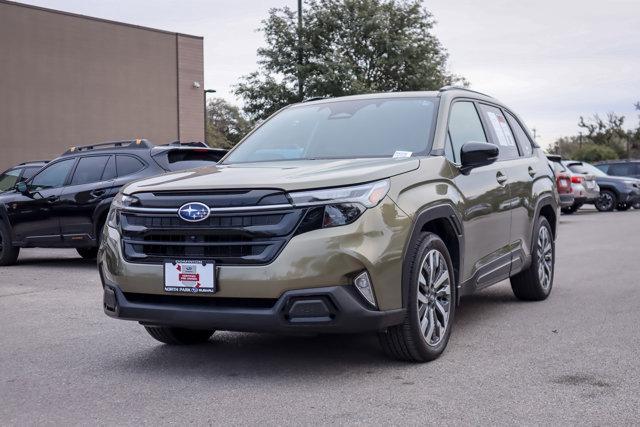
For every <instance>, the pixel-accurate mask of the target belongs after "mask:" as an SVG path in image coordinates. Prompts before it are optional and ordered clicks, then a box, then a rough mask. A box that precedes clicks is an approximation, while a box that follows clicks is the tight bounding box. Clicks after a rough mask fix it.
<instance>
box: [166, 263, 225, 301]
mask: <svg viewBox="0 0 640 427" xmlns="http://www.w3.org/2000/svg"><path fill="white" fill-rule="evenodd" d="M214 272H215V265H214V263H212V262H209V263H206V262H202V261H194V260H189V261H181V260H178V261H173V262H165V263H164V290H165V292H187V293H194V294H196V293H210V294H212V293H214V292H215V291H216V280H215V279H216V276H215V274H214Z"/></svg>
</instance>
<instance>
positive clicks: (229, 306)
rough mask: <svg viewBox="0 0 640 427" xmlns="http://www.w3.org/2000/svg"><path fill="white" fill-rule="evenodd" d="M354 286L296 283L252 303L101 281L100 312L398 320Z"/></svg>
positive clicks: (294, 323) (199, 321) (345, 329)
mask: <svg viewBox="0 0 640 427" xmlns="http://www.w3.org/2000/svg"><path fill="white" fill-rule="evenodd" d="M356 292H357V291H356V290H355V289H350V287H348V286H332V287H324V288H312V289H299V290H293V291H288V292H285V293H284V294H283V295H282V296H281V297H280V298H278V299H277V300H276V301H274V302H273V305H272V306H268V305H270V304H271V302H270V301H269V300H267V301H263V302H260V303H259V306H256V301H248V300H242V301H238V300H227V301H221V300H217V301H216V300H214V299H210V298H194V297H185V296H173V297H170V298H166V297H161V296H152V295H145V294H125V293H124V292H122V290H121V289H120V288H118V287H117V286H115V285H113V284H110V283H108V282H107V283H104V312H105V313H106V314H107V315H108V316H110V317H114V318H118V319H124V320H135V321H138V322H140V323H142V324H143V325H151V326H173V327H181V328H189V329H207V330H224V331H240V332H244V331H246V332H277V333H357V332H366V331H379V330H383V329H385V328H387V327H389V326H393V325H397V324H400V323H402V321H403V320H404V316H405V310H404V309H396V310H387V311H377V310H371V309H369V308H367V307H365V305H364V303H363V302H361V300H360V297H359V296H358V295H357V293H356ZM222 300H224V299H222ZM265 303H266V305H267V306H265Z"/></svg>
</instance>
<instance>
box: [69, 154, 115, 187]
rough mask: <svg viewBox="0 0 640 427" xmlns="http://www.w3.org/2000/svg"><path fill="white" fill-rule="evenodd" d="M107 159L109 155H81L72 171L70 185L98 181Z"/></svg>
mask: <svg viewBox="0 0 640 427" xmlns="http://www.w3.org/2000/svg"><path fill="white" fill-rule="evenodd" d="M107 160H109V156H90V157H83V158H81V159H80V161H79V162H78V166H76V171H75V172H74V173H73V178H72V179H71V185H80V184H89V183H92V182H98V181H100V177H102V171H104V167H105V165H106V164H107Z"/></svg>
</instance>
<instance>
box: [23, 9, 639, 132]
mask: <svg viewBox="0 0 640 427" xmlns="http://www.w3.org/2000/svg"><path fill="white" fill-rule="evenodd" d="M22 3H29V4H34V5H38V6H43V7H49V8H53V9H59V10H64V11H68V12H75V13H81V14H85V15H91V16H96V17H99V18H106V19H112V20H116V21H122V22H128V23H132V24H138V25H143V26H148V27H154V28H160V29H164V30H168V31H175V32H181V33H187V34H194V35H200V36H203V37H204V59H205V70H204V71H205V86H206V88H212V89H217V90H218V92H219V94H220V95H221V96H222V97H224V98H227V99H229V100H231V101H237V100H236V99H235V98H234V96H233V94H232V93H231V91H232V85H234V84H235V83H236V82H237V81H238V78H239V77H240V76H242V75H244V74H247V73H249V72H251V71H254V70H255V68H256V48H257V47H258V46H259V45H261V44H262V41H263V40H262V36H261V34H260V33H258V32H256V31H255V30H256V29H257V28H258V27H259V25H260V21H261V20H262V19H263V18H264V17H265V16H266V15H267V11H268V9H269V8H271V7H278V6H283V5H289V6H290V7H296V4H297V1H296V0H24V1H22ZM425 6H426V7H427V9H428V10H429V11H431V12H432V13H433V15H434V17H435V18H436V20H437V25H436V27H435V33H436V35H437V36H438V37H439V38H440V40H441V42H442V43H443V45H444V46H445V47H446V48H447V50H448V51H449V55H450V68H451V70H452V71H453V72H454V73H456V74H460V75H462V76H464V77H466V78H467V79H468V80H469V81H470V82H471V88H473V89H475V90H479V91H482V92H486V93H488V94H490V95H492V96H495V97H496V98H498V99H500V100H502V101H503V102H505V103H507V104H508V105H510V106H511V107H512V108H513V109H514V110H515V111H516V112H517V113H518V114H519V115H521V116H522V118H523V119H524V120H525V122H526V123H527V124H528V126H529V127H530V128H536V129H537V132H538V134H539V136H540V137H539V141H540V142H542V143H543V144H548V143H550V142H552V141H553V140H554V139H555V138H557V137H559V136H564V135H571V134H575V133H577V132H578V128H577V125H576V123H577V121H578V117H579V116H580V115H585V116H590V115H591V114H593V113H595V112H599V113H601V114H606V113H607V112H609V111H615V112H619V113H623V114H625V115H627V121H628V124H629V125H630V126H635V125H637V123H638V114H637V112H635V111H634V109H633V104H634V103H635V102H637V101H640V0H537V1H513V0H511V1H509V0H484V1H478V0H426V1H425Z"/></svg>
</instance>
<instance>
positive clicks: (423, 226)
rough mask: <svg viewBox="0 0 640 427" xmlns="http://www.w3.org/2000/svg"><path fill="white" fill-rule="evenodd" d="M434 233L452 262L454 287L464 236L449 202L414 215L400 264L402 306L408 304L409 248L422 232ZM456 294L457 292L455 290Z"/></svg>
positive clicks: (460, 224) (458, 278)
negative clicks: (442, 242)
mask: <svg viewBox="0 0 640 427" xmlns="http://www.w3.org/2000/svg"><path fill="white" fill-rule="evenodd" d="M427 232H429V233H434V234H436V235H437V236H438V237H440V239H442V241H444V243H445V245H446V246H447V249H448V250H449V255H450V256H451V262H452V264H453V273H454V281H455V283H456V287H457V286H458V284H459V281H460V271H462V262H463V260H462V254H463V253H464V251H463V249H464V236H463V233H462V223H461V222H460V217H459V215H458V214H457V213H456V211H455V209H454V208H453V206H451V205H449V204H444V205H438V206H433V207H429V208H426V209H424V210H422V211H420V212H419V213H418V214H417V215H416V219H415V220H414V222H413V227H412V230H411V234H410V235H409V239H408V240H407V244H406V245H405V249H404V255H403V265H402V306H403V307H407V304H408V298H409V295H408V292H407V289H408V284H409V280H410V279H411V277H410V271H409V270H410V269H409V264H408V263H407V262H405V261H406V259H407V256H408V255H409V251H410V250H411V248H413V247H414V246H415V244H416V243H417V241H418V240H419V239H420V236H421V235H422V234H423V233H427ZM456 294H458V292H456Z"/></svg>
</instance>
